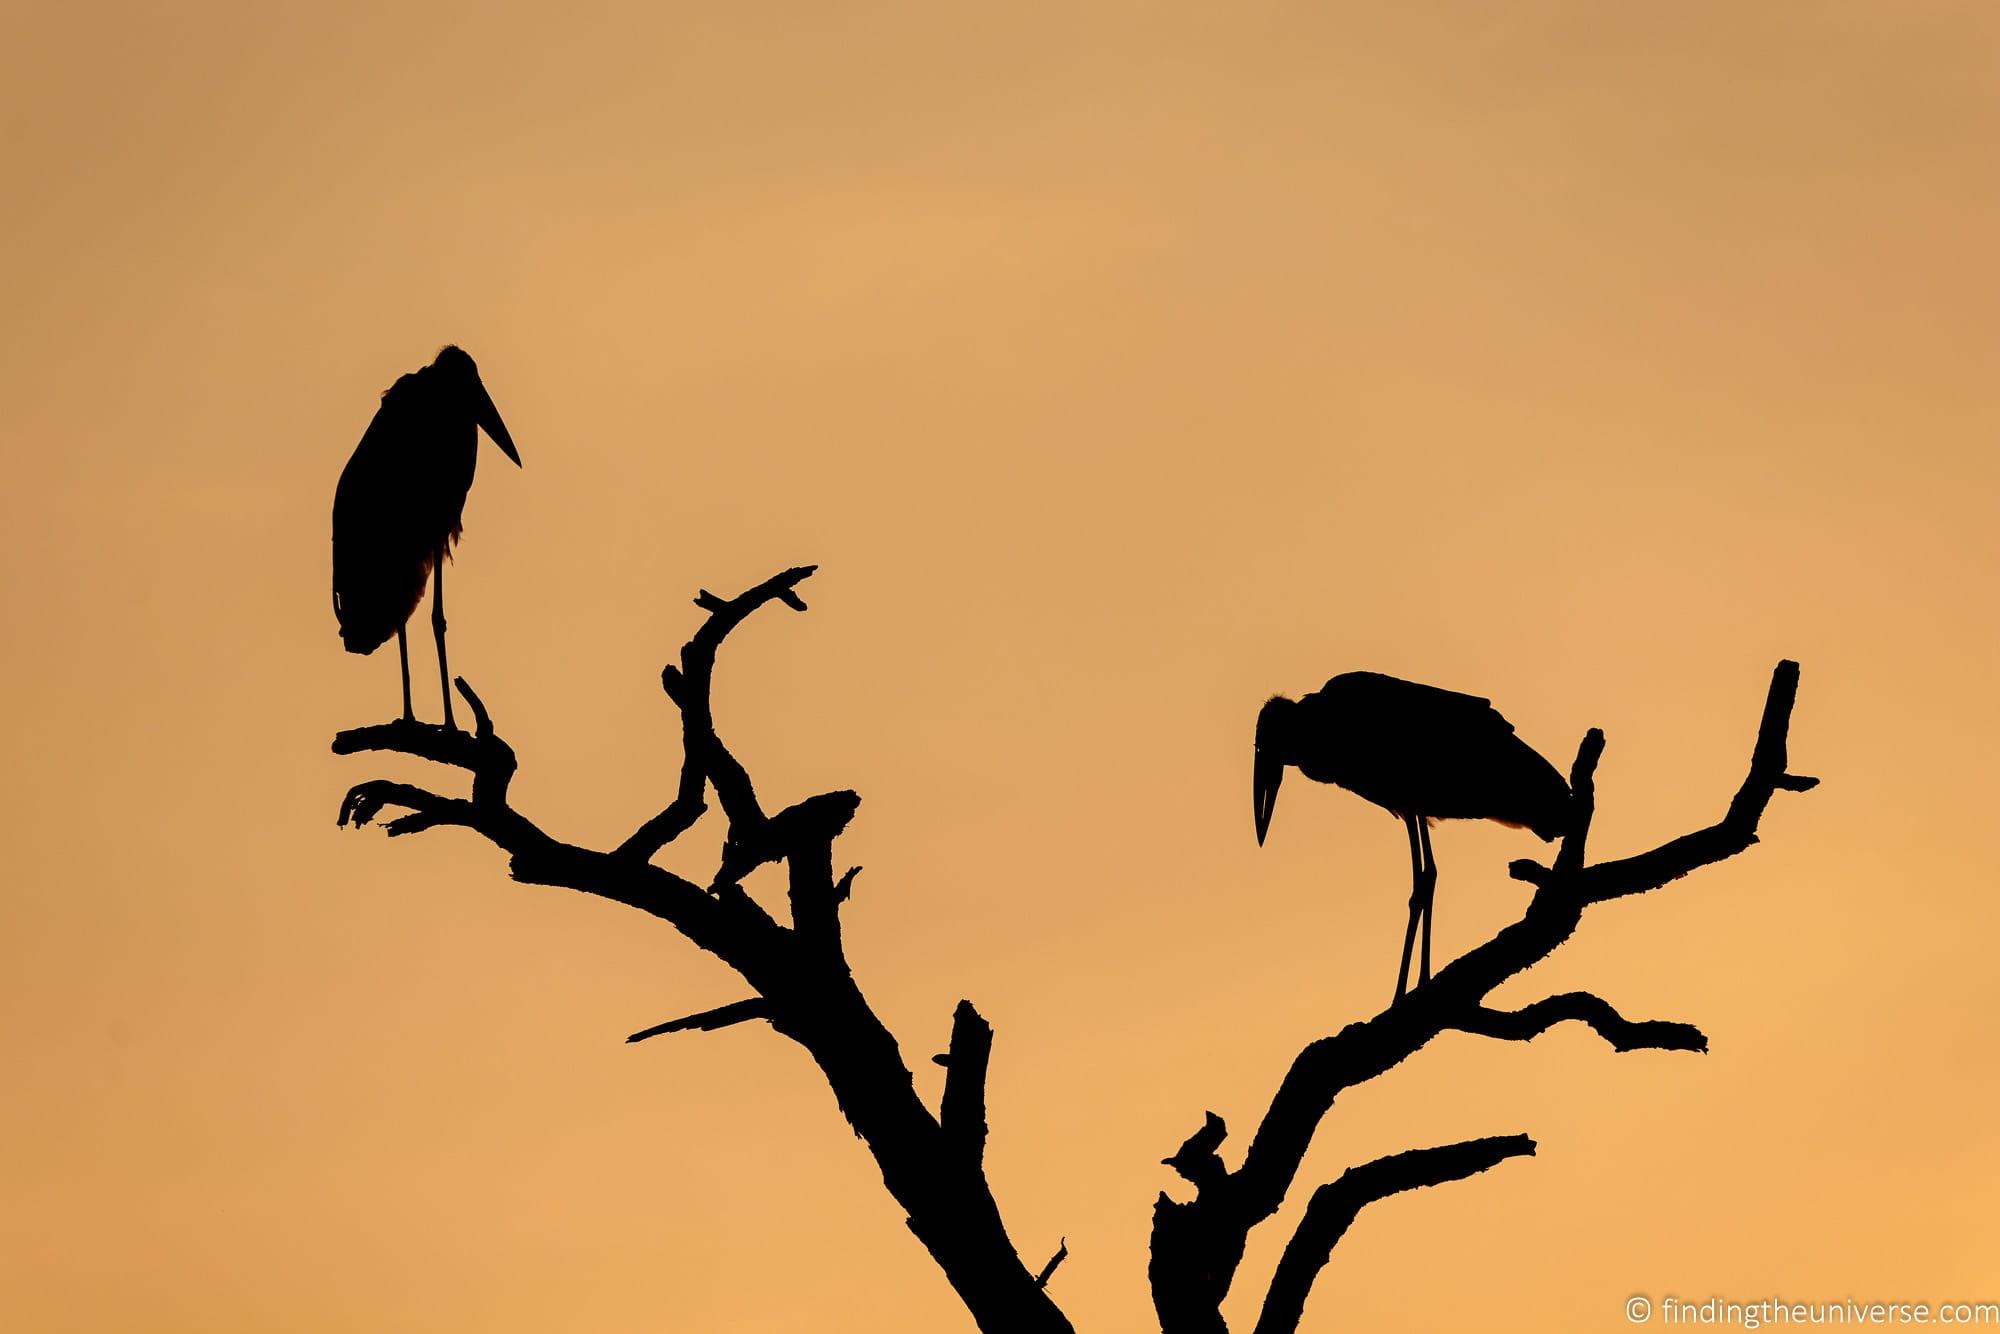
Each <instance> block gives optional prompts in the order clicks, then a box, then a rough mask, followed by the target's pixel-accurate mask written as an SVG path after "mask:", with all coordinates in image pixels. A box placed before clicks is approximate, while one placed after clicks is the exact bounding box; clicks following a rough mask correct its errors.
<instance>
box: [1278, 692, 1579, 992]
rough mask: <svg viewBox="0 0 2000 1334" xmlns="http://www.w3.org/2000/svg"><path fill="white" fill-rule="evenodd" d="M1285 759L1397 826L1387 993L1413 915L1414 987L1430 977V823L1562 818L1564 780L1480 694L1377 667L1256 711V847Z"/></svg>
mask: <svg viewBox="0 0 2000 1334" xmlns="http://www.w3.org/2000/svg"><path fill="white" fill-rule="evenodd" d="M1286 765H1291V766H1293V767H1295V768H1297V769H1298V771H1299V772H1300V773H1302V774H1304V775H1305V776H1306V777H1307V778H1310V779H1312V780H1313V781H1315V782H1319V783H1333V784H1336V785H1338V786H1340V787H1344V788H1346V789H1347V790H1348V791H1349V792H1352V793H1354V794H1355V795H1356V796H1358V797H1362V798H1364V799H1366V800H1368V801H1371V802H1373V803H1374V804H1375V805H1377V806H1380V807H1382V808H1383V809H1384V810H1386V811H1388V812H1389V813H1390V814H1391V815H1395V816H1398V817H1399V818H1401V820H1402V821H1403V825H1404V828H1405V829H1406V830H1407V832H1408V833H1409V836H1410V876H1411V887H1410V926H1409V930H1408V931H1406V932H1405V933H1404V935H1403V963H1402V968H1401V970H1400V971H1399V972H1398V973H1397V975H1396V999H1398V1000H1401V999H1402V998H1403V995H1404V993H1405V992H1406V991H1407V990H1408V989H1409V976H1410V950H1411V947H1412V946H1413V945H1414V944H1415V941H1416V936H1417V924H1418V923H1419V921H1421V922H1422V924H1423V936H1424V944H1423V955H1422V960H1421V963H1420V964H1419V971H1418V975H1417V985H1419V986H1422V985H1423V984H1424V983H1425V982H1428V981H1430V978H1431V917H1432V913H1431V906H1432V902H1433V900H1434V899H1435V897H1436V893H1437V861H1436V859H1435V858H1434V857H1433V856H1432V855H1431V835H1430V822H1431V821H1432V820H1497V821H1498V822H1500V823H1501V824H1505V825H1513V826H1515V827H1517V828H1518V827H1526V828H1528V829H1532V830H1533V831H1534V832H1535V833H1536V834H1537V835H1539V836H1540V837H1541V838H1542V839H1543V840H1545V841H1546V840H1550V839H1554V838H1556V837H1557V836H1558V835H1560V834H1562V833H1563V832H1564V831H1565V830H1566V829H1567V828H1568V826H1569V810H1570V792H1569V784H1568V783H1566V782H1564V781H1563V776H1562V775H1561V774H1560V773H1558V772H1556V768H1555V766H1554V765H1552V764H1550V763H1549V762H1548V761H1547V760H1545V759H1543V758H1542V757H1541V756H1540V755H1538V754H1536V753H1535V751H1534V750H1533V749H1532V748H1531V747H1530V746H1529V745H1528V743H1527V742H1525V741H1523V740H1521V738H1519V737H1517V736H1515V735H1514V725H1513V724H1512V723H1510V722H1508V721H1507V720H1506V719H1505V718H1502V717H1501V716H1500V714H1499V713H1498V712H1497V711H1496V710H1495V709H1494V708H1493V706H1492V704H1491V703H1489V702H1488V701H1486V700H1483V699H1480V698H1478V697H1477V696H1474V695H1461V694H1458V693H1456V692H1455V691H1450V690H1440V689H1438V688H1437V687H1436V686H1427V685H1419V684H1417V683H1416V682H1414V681H1404V680H1399V679H1398V678H1396V677H1393V676H1383V675H1381V674H1380V673H1378V672H1346V673H1343V674H1342V675H1340V676H1336V677H1334V678H1333V679H1332V680H1331V681H1328V682H1327V683H1326V684H1325V685H1324V686H1322V687H1320V688H1319V689H1318V690H1315V691H1314V692H1313V693H1312V694H1310V695H1307V696H1306V697H1305V698H1303V699H1297V700H1292V699H1286V698H1285V697H1284V696H1283V695H1278V696H1274V697H1273V698H1272V699H1271V700H1269V701H1268V702H1267V703H1266V704H1265V705H1264V707H1263V709H1262V711H1261V712H1259V713H1258V715H1257V751H1256V763H1255V766H1254V768H1253V771H1252V774H1251V800H1252V805H1253V814H1254V815H1255V817H1256V821H1257V842H1258V844H1259V845H1260V846H1261V845H1262V844H1263V842H1264V834H1265V831H1266V830H1268V829H1269V828H1270V827H1271V810H1272V807H1273V806H1275V805H1276V803H1277V800H1278V784H1279V782H1280V781H1281V780H1282V779H1283V778H1284V776H1285V766H1286Z"/></svg>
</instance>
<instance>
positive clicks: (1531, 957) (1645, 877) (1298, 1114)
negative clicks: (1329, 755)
mask: <svg viewBox="0 0 2000 1334" xmlns="http://www.w3.org/2000/svg"><path fill="white" fill-rule="evenodd" d="M1798 670H1799V669H1798V664H1797V663H1794V662H1789V661H1787V662H1781V663H1779V664H1778V666H1777V668H1776V670H1775V671H1774V672H1773V673H1772V679H1771V686H1770V690H1769V692H1768V693H1767V696H1766V699H1765V705H1764V712H1763V717H1762V720H1761V722H1760V724H1759V727H1758V732H1757V741H1756V744H1755V747H1754V748H1753V750H1752V754H1751V764H1750V773H1749V776H1748V777H1746V778H1745V779H1744V782H1743V784H1742V786H1741V787H1740V788H1739V789H1738V791H1737V793H1736V795H1735V797H1734V798H1733V799H1732V801H1731V802H1730V807H1729V813H1728V814H1727V815H1726V816H1725V817H1724V819H1723V820H1722V822H1721V823H1719V824H1717V825H1715V826H1712V827H1711V828H1709V829H1705V830H1701V831H1698V832H1697V833H1694V834H1690V835H1685V836H1683V837H1681V838H1677V839H1674V840H1671V841H1670V842H1668V843H1665V844H1662V845H1661V846H1660V847H1658V848H1655V849H1654V850H1653V851H1651V852H1647V853H1641V854H1640V855H1639V856H1637V857H1630V858H1625V859H1622V860H1620V861H1614V862H1606V863H1601V864H1599V865H1596V866H1586V865H1584V854H1585V848H1586V844H1587V840H1588V838H1589V833H1590V825H1591V821H1592V818H1593V816H1594V814H1595V800H1596V783H1595V776H1596V769H1597V763H1598V760H1599V758H1600V756H1601V755H1602V753H1603V749H1604V737H1603V734H1602V733H1601V732H1599V731H1597V730H1596V729H1592V730H1591V731H1590V732H1589V733H1588V734H1587V735H1586V736H1585V737H1584V740H1583V742H1582V744H1581V745H1580V746H1579V747H1578V748H1577V756H1576V762H1575V764H1574V765H1573V767H1572V769H1571V772H1570V788H1571V791H1572V793H1573V794H1574V795H1575V798H1576V800H1575V802H1574V804H1573V807H1572V824H1571V828H1570V829H1569V831H1568V832H1567V833H1566V834H1565V835H1564V837H1563V840H1562V843H1561V844H1560V845H1559V847H1558V849H1557V852H1556V856H1555V859H1554V864H1553V865H1552V866H1547V867H1545V866H1542V865H1540V864H1538V863H1535V862H1516V863H1514V865H1513V866H1512V867H1510V868H1509V869H1510V870H1511V871H1512V872H1513V874H1514V875H1515V876H1516V878H1518V879H1523V880H1527V881H1530V882H1531V883H1533V884H1534V885H1535V886H1536V892H1535V894H1534V896H1533V898H1532V899H1531V900H1530V901H1529V904H1528V907H1527V910H1526V912H1525V913H1524V914H1523V915H1522V917H1521V919H1520V920H1519V921H1517V922H1514V923H1512V924H1510V925H1509V926H1506V927H1504V928H1502V929H1501V930H1500V931H1499V932H1498V933H1497V934H1496V935H1495V936H1494V937H1493V938H1492V939H1490V940H1488V941H1486V942H1485V943H1484V944H1481V945H1479V946H1477V947H1475V948H1474V949H1471V950H1469V951H1467V952H1466V953H1465V954H1464V955H1462V956H1460V957H1459V958H1458V959H1456V960H1454V961H1453V962H1452V963H1450V964H1448V965H1446V966H1445V967H1443V968H1441V969H1439V970H1438V972H1437V973H1436V974H1435V975H1434V976H1433V977H1432V979H1431V980H1430V981H1429V982H1428V983H1426V984H1424V985H1422V986H1420V987H1418V988H1417V989H1416V990H1414V991H1412V992H1410V993H1409V995H1408V996H1406V997H1404V998H1403V999H1401V1000H1399V1001H1398V1002H1396V1003H1395V1004H1394V1005H1392V1006H1391V1007H1390V1008H1389V1009H1388V1010H1385V1011H1384V1012H1382V1013H1381V1014H1378V1015H1376V1016H1375V1017H1374V1018H1372V1019H1368V1020H1365V1021H1362V1022H1358V1023H1353V1024H1349V1025H1348V1026H1347V1027H1346V1028H1344V1029H1342V1030H1341V1031H1340V1032H1338V1033H1336V1034H1334V1035H1333V1036H1331V1037H1325V1038H1320V1039H1318V1040H1317V1041H1314V1042H1312V1043H1309V1044H1307V1046H1306V1047H1305V1049H1304V1050H1302V1051H1301V1052H1300V1053H1299V1055H1298V1057H1297V1058H1296V1059H1295V1060H1294V1061H1293V1062H1292V1066H1291V1069H1290V1070H1289V1071H1287V1072H1286V1074H1285V1077H1284V1079H1283V1080H1282V1081H1281V1082H1280V1084H1279V1086H1278V1090H1277V1092H1276V1093H1275V1094H1274V1095H1273V1097H1272V1099H1271V1105H1270V1108H1269V1109H1268V1110H1267V1111H1266V1112H1265V1114H1264V1118H1263V1121H1262V1123H1261V1124H1260V1125H1259V1126H1258V1128H1257V1132H1256V1134H1255V1136H1254V1137H1253V1138H1252V1139H1251V1142H1250V1146H1249V1148H1248V1150H1247V1151H1246V1152H1245V1154H1244V1158H1243V1163H1242V1165H1241V1166H1239V1167H1238V1168H1236V1169H1235V1170H1234V1171H1229V1170H1227V1169H1226V1167H1225V1166H1224V1165H1223V1164H1222V1162H1221V1159H1220V1158H1219V1157H1218V1156H1216V1155H1215V1154H1214V1152H1213V1150H1214V1148H1215V1146H1216V1145H1217V1144H1219V1143H1220V1141H1221V1135H1220V1133H1217V1134H1215V1135H1214V1137H1213V1139H1212V1141H1210V1142H1207V1143H1206V1144H1197V1141H1198V1140H1201V1139H1202V1136H1201V1135H1198V1136H1197V1137H1196V1138H1195V1139H1191V1140H1190V1141H1189V1142H1188V1143H1187V1144H1186V1145H1183V1146H1182V1148H1181V1150H1180V1152H1178V1153H1176V1154H1175V1155H1174V1157H1173V1158H1171V1159H1168V1160H1167V1161H1168V1163H1169V1165H1171V1166H1173V1167H1174V1168H1175V1169H1176V1170H1177V1171H1179V1172H1180V1173H1181V1175H1183V1176H1184V1177H1187V1178H1188V1179H1189V1180H1190V1181H1193V1182H1194V1183H1195V1186H1196V1193H1195V1198H1194V1199H1193V1200H1190V1201H1188V1202H1186V1203H1180V1202H1176V1201H1174V1200H1172V1199H1170V1198H1169V1197H1167V1196H1166V1195H1165V1194H1162V1195H1161V1196H1160V1198H1159V1200H1158V1202H1157V1203H1156V1205H1155V1207H1154V1211H1153V1254H1152V1263H1151V1266H1150V1270H1149V1272H1150V1274H1151V1277H1152V1281H1153V1298H1154V1308H1155V1310H1156V1311H1157V1312H1158V1314H1159V1316H1160V1323H1161V1329H1162V1331H1163V1334H1197V1332H1198V1334H1217V1332H1218V1331H1221V1330H1223V1329H1224V1328H1225V1325H1224V1323H1223V1320H1222V1315H1221V1304H1222V1300H1223V1298H1224V1297H1225V1296H1226V1295H1227V1294H1228V1292H1229V1288H1230V1285H1231V1283H1232V1281H1233V1280H1234V1277H1235V1273H1236V1270H1237V1267H1238V1266H1239V1265H1240V1264H1241V1262H1242V1258H1243V1253H1244V1249H1245V1246H1246V1244H1247V1238H1248V1235H1249V1233H1250V1231H1251V1229H1253V1228H1255V1227H1256V1226H1257V1225H1258V1224H1259V1223H1261V1222H1263V1221H1264V1220H1265V1219H1267V1218H1269V1217H1270V1216H1271V1215H1272V1214H1274V1213H1275V1212H1276V1211H1277V1209H1278V1207H1279V1206H1280V1205H1281V1204H1282V1203H1283V1202H1284V1199H1285V1196H1286V1194H1287V1193H1288V1192H1289V1191H1290V1189H1291V1186H1292V1183H1293V1181H1294V1180H1295V1178H1296V1176H1297V1173H1298V1168H1299V1164H1300V1162H1301V1161H1302V1160H1303V1159H1304V1157H1305V1154H1306V1150H1307V1149H1308V1148H1309V1147H1310V1145H1311V1143H1312V1138H1313V1135H1314V1134H1315V1133H1316V1131H1317V1130H1318V1128H1319V1125H1320V1123H1321V1121H1322V1120H1323V1119H1324V1118H1325V1116H1326V1114H1327V1112H1328V1111H1330V1110H1331V1109H1332V1107H1333V1103H1334V1099H1335V1098H1337V1097H1338V1096H1339V1095H1340V1094H1341V1093H1342V1092H1343V1091H1345V1090H1347V1089H1350V1088H1353V1087H1354V1086H1356V1085H1357V1084H1361V1083H1365V1082H1367V1081H1368V1080H1371V1079H1374V1078H1376V1077H1377V1076H1379V1075H1381V1074H1383V1073H1385V1072H1386V1071H1388V1070H1390V1069H1393V1068H1394V1067H1395V1066H1396V1065H1398V1064H1399V1063H1401V1062H1402V1061H1403V1060H1404V1059H1406V1058H1407V1057H1409V1056H1410V1055H1411V1054H1412V1053H1414V1052H1415V1051H1417V1050H1418V1049H1419V1048H1421V1047H1422V1046H1423V1045H1424V1044H1425V1043H1427V1042H1429V1041H1430V1040H1431V1039H1432V1038H1434V1037H1436V1036H1437V1035H1438V1034H1439V1033H1440V1032H1443V1031H1445V1030H1447V1029H1463V1030H1467V1031H1471V1032H1484V1033H1490V1034H1491V1035H1492V1036H1496V1037H1515V1036H1520V1037H1530V1036H1533V1034H1534V1033H1537V1032H1541V1031H1543V1030H1545V1029H1546V1028H1548V1027H1549V1026H1550V1025H1551V1024H1554V1023H1556V1022H1558V1021H1560V1020H1561V1019H1566V1018H1573V1019H1577V1020H1580V1021H1582V1022H1585V1023H1589V1024H1591V1026H1592V1027H1593V1028H1595V1029H1596V1030H1597V1031H1598V1032H1600V1033H1602V1034H1603V1035H1604V1036H1605V1037H1606V1038H1607V1039H1609V1040H1610V1041H1611V1042H1612V1043H1613V1045H1614V1046H1617V1045H1619V1044H1620V1043H1631V1044H1632V1045H1634V1046H1649V1047H1656V1048H1665V1049H1671V1050H1702V1049H1705V1047H1706V1039H1705V1038H1703V1037H1702V1036H1701V1034H1700V1033H1699V1031H1698V1030H1696V1029H1694V1028H1692V1027H1691V1026H1689V1025H1686V1024H1675V1023H1666V1022H1662V1021H1654V1022H1651V1023H1636V1024H1635V1023H1632V1022H1630V1021H1627V1020H1625V1019H1623V1018H1622V1017H1620V1016H1619V1015H1618V1014H1617V1012H1616V1011H1615V1010H1613V1009H1612V1008H1611V1007H1610V1006H1609V1005H1608V1004H1605V1003H1604V1002H1602V1001H1598V1000H1596V998H1595V997H1588V996H1584V995H1583V994H1582V993H1577V994H1576V995H1573V996H1565V997H1552V998H1550V1000H1548V1001H1543V1002H1539V1003H1537V1004H1536V1005H1531V1006H1529V1007H1527V1008H1526V1009H1524V1010H1522V1011H1519V1012H1516V1013H1513V1014H1509V1013H1508V1012H1505V1011H1498V1010H1493V1009H1490V1008H1489V1007H1487V1006H1486V1004H1485V1000H1486V997H1487V995H1488V994H1489V993H1490V992H1491V991H1492V990H1493V989H1494V988H1495V987H1497V986H1499V985H1500V984H1501V983H1502V982H1504V981H1506V980H1507V979H1509V978H1511V977H1514V976H1516V975H1517V974H1519V973H1521V972H1523V971H1525V970H1526V969H1528V968H1530V967H1532V966H1533V965H1535V964H1536V963H1539V962H1540V961H1541V960H1543V959H1545V958H1547V957H1548V955H1549V954H1550V953H1551V952H1552V951H1553V950H1555V948H1556V947H1557V946H1559V945H1561V944H1562V943H1563V941H1565V940H1567V939H1568V938H1569V937H1570V935H1571V933H1572V932H1574V931H1575V930H1576V927H1577V925H1578V923H1579V922H1580V921H1581V919H1582V915H1583V912H1584V910H1585V908H1586V907H1587V906H1588V905H1590V904H1592V903H1596V902H1601V901H1603V900H1605V899H1608V898H1615V897H1618V896H1620V895H1625V894H1634V893H1640V892H1643V891H1645V890H1648V889H1654V888H1658V887H1659V886H1661V885H1663V884H1665V883H1667V882H1668V881H1670V880H1673V879H1675V878H1677V877H1679V876H1681V875H1685V874H1686V873H1687V872H1688V871H1690V870H1693V869H1695V868H1697V867H1699V866H1704V865H1708V864H1710V863H1712V862H1715V861H1720V860H1722V859H1724V858H1726V857H1729V856H1733V855H1735V854H1736V853H1738V852H1741V851H1743V850H1744V849H1745V848H1747V847H1749V846H1750V844H1751V843H1753V842H1755V841H1756V826H1757V822H1758V820H1759V819H1760V818H1761V817H1762V815H1763V813H1764V810H1765V808H1766V806H1767V805H1768V804H1769V802H1770V799H1771V796H1772V794H1773V793H1774V792H1777V791H1804V790H1806V789H1808V788H1810V787H1811V786H1812V785H1813V783H1814V781H1815V780H1813V779H1808V778H1801V777H1797V776H1795V775H1792V774H1789V773H1787V772H1786V764H1787V760H1786V737H1787V733H1788V731H1789V728H1790V723H1791V712H1792V705H1793V702H1794V700H1795V698H1796V695H1797V688H1798ZM1697 1044H1699V1045H1697ZM1210 1125H1211V1126H1212V1127H1214V1128H1217V1130H1218V1131H1219V1128H1220V1125H1221V1122H1220V1118H1216V1117H1214V1116H1213V1114H1212V1113H1211V1116H1210ZM1205 1133H1206V1130H1205V1131H1204V1134H1205ZM1211 1159H1213V1161H1212V1162H1211V1161H1210V1160H1211Z"/></svg>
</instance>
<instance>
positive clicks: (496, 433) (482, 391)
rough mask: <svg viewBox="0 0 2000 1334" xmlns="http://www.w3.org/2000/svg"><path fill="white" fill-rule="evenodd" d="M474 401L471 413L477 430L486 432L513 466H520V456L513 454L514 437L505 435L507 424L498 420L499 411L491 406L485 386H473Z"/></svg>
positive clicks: (491, 397) (491, 396) (491, 399)
mask: <svg viewBox="0 0 2000 1334" xmlns="http://www.w3.org/2000/svg"><path fill="white" fill-rule="evenodd" d="M473 390H474V395H475V397H474V401H473V405H472V411H473V415H474V418H475V419H476V420H477V421H478V422H479V429H480V430H482V431H484V432H486V434H487V436H488V437H489V438H490V439H491V440H492V441H493V443H494V444H496V445H498V446H500V452H501V453H502V454H505V455H506V456H507V457H508V458H510V459H512V460H514V466H515V467H517V468H518V467H520V466H521V456H520V455H519V454H517V453H515V452H514V437H513V436H511V435H508V434H507V423H506V422H503V421H501V420H500V409H498V408H496V407H494V406H493V395H491V394H489V393H487V392H486V386H485V385H483V384H479V383H477V382H475V383H474V385H473Z"/></svg>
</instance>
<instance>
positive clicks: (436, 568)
mask: <svg viewBox="0 0 2000 1334" xmlns="http://www.w3.org/2000/svg"><path fill="white" fill-rule="evenodd" d="M444 555H445V548H444V547H442V546H440V547H439V548H438V551H437V562H436V563H435V564H433V565H432V566H431V579H432V581H433V582H432V584H431V629H432V630H433V631H434V632H435V633H436V634H437V642H438V683H439V685H441V686H442V687H443V688H444V725H445V726H446V727H456V726H457V725H458V724H456V723H454V722H452V720H451V668H449V667H447V666H446V665H445V660H444Z"/></svg>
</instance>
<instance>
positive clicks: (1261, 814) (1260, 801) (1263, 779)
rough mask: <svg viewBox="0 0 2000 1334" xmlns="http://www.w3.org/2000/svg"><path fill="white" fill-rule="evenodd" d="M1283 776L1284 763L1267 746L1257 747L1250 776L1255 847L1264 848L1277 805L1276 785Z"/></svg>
mask: <svg viewBox="0 0 2000 1334" xmlns="http://www.w3.org/2000/svg"><path fill="white" fill-rule="evenodd" d="M1284 776H1285V763H1284V761H1283V760H1280V759H1278V758H1277V757H1276V756H1275V755H1273V754H1272V753H1271V750H1270V748H1269V747H1267V746H1259V747H1257V761H1256V764H1255V765H1254V766H1253V768H1252V770H1251V774H1250V807H1251V814H1252V815H1254V816H1256V817H1257V846H1258V847H1260V848H1261V847H1262V846H1264V833H1265V831H1266V830H1268V829H1270V827H1271V811H1272V810H1273V808H1275V807H1276V806H1277V804H1278V783H1279V782H1280V780H1282V779H1283V778H1284Z"/></svg>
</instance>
